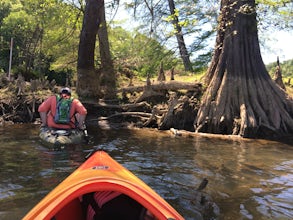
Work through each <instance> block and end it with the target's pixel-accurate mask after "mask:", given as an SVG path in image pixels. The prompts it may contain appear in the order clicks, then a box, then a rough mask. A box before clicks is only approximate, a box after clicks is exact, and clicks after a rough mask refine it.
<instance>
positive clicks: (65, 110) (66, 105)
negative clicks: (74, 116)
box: [54, 95, 73, 124]
mask: <svg viewBox="0 0 293 220" xmlns="http://www.w3.org/2000/svg"><path fill="white" fill-rule="evenodd" d="M72 101H73V98H70V99H63V98H61V97H60V96H59V95H56V114H55V116H54V121H55V123H56V124H69V122H70V120H71V118H70V108H71V104H72Z"/></svg>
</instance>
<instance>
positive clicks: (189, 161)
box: [0, 125, 293, 220]
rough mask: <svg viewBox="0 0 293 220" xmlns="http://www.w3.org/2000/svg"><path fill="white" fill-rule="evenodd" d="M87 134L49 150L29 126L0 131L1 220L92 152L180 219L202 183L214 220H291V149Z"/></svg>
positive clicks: (19, 213)
mask: <svg viewBox="0 0 293 220" xmlns="http://www.w3.org/2000/svg"><path fill="white" fill-rule="evenodd" d="M88 130H89V134H90V135H91V136H92V143H91V144H87V145H80V146H70V147H66V148H64V149H55V150H54V149H51V148H47V147H46V146H45V145H43V144H42V143H41V142H40V140H39V138H38V131H39V130H38V126H37V125H33V126H32V125H13V126H8V127H0V134H1V135H0V219H1V220H6V219H7V220H10V219H21V218H22V217H23V216H24V215H25V214H26V213H27V212H28V211H29V210H30V209H31V208H32V207H33V206H34V205H35V204H36V203H37V202H38V201H39V200H40V199H41V198H43V197H44V196H45V195H46V194H47V193H48V192H49V191H50V190H52V189H53V188H54V187H55V186H56V185H57V184H58V183H60V181H62V180H63V179H64V178H66V177H67V176H68V175H69V174H70V173H71V172H72V171H73V170H74V169H76V168H77V167H78V166H79V165H80V164H81V163H82V162H83V161H84V156H85V155H86V154H87V153H88V152H89V151H90V150H91V149H93V148H98V149H103V150H105V151H106V152H108V153H109V154H110V155H111V156H112V157H113V158H114V159H116V160H117V161H118V162H120V163H121V164H122V165H123V166H125V167H126V168H128V169H129V170H130V171H132V172H133V173H134V174H136V175H137V176H138V177H139V178H141V179H142V180H143V181H145V182H146V183H147V184H148V185H150V186H151V187H152V188H153V189H154V190H155V191H157V192H158V193H159V194H160V195H161V196H162V197H163V198H165V199H166V200H167V201H168V202H169V203H170V204H171V205H172V206H173V207H174V208H175V209H176V210H177V211H178V212H179V213H181V214H182V215H183V216H184V217H185V219H190V220H193V219H200V218H199V217H198V212H197V211H198V206H197V205H196V201H197V200H196V198H197V195H198V194H197V191H196V189H197V187H198V186H199V184H200V183H201V181H202V180H203V179H204V178H207V179H208V181H209V183H208V185H207V187H206V188H205V189H204V190H203V193H204V194H205V195H206V196H207V198H209V197H210V199H211V200H212V202H211V203H210V204H211V205H212V207H213V208H214V210H215V211H217V210H218V211H219V217H218V219H233V220H235V219H257V220H259V219H274V220H275V219H282V220H286V219H293V145H290V144H289V145H288V144H282V143H279V142H270V141H263V140H249V141H232V140H221V139H210V138H204V137H193V138H183V137H172V136H171V135H169V134H166V133H164V134H161V133H158V132H154V131H151V130H132V131H127V130H112V131H110V130H109V131H105V130H104V131H102V130H99V129H96V128H93V127H90V128H89V129H88ZM208 196H209V197H208ZM210 219H212V218H211V217H210Z"/></svg>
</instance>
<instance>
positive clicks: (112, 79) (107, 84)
mask: <svg viewBox="0 0 293 220" xmlns="http://www.w3.org/2000/svg"><path fill="white" fill-rule="evenodd" d="M101 1H102V0H101ZM102 2H103V6H102V7H101V8H100V10H99V23H100V26H99V29H98V38H99V46H100V56H101V88H102V92H103V96H104V98H105V99H116V75H115V71H114V66H113V61H112V57H111V53H110V45H109V38H108V31H107V23H106V16H105V5H104V1H102Z"/></svg>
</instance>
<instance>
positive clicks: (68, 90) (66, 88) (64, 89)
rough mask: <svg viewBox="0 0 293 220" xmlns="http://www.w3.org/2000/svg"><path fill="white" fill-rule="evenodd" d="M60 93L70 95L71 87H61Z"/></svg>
mask: <svg viewBox="0 0 293 220" xmlns="http://www.w3.org/2000/svg"><path fill="white" fill-rule="evenodd" d="M60 94H66V95H71V89H69V88H68V87H65V88H62V89H61V90H60Z"/></svg>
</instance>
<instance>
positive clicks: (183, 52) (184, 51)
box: [168, 0, 192, 71]
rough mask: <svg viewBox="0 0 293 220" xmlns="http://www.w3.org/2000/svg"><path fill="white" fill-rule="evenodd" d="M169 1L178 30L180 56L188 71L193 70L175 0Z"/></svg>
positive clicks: (175, 26)
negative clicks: (176, 12) (176, 11)
mask: <svg viewBox="0 0 293 220" xmlns="http://www.w3.org/2000/svg"><path fill="white" fill-rule="evenodd" d="M168 2H169V8H170V12H171V15H172V16H173V19H172V21H173V25H174V28H175V30H176V38H177V42H178V46H179V52H180V56H181V58H182V60H183V64H184V68H185V70H186V71H192V65H191V62H190V59H189V54H188V51H187V49H186V45H185V41H184V37H183V33H182V28H181V26H180V25H179V19H178V16H177V15H176V14H175V4H174V0H168Z"/></svg>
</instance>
